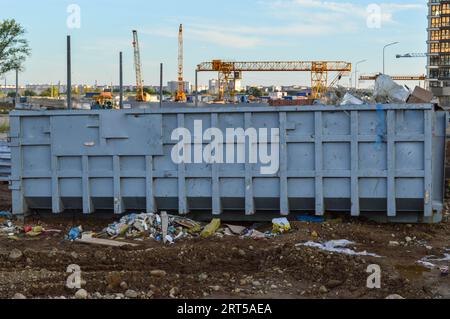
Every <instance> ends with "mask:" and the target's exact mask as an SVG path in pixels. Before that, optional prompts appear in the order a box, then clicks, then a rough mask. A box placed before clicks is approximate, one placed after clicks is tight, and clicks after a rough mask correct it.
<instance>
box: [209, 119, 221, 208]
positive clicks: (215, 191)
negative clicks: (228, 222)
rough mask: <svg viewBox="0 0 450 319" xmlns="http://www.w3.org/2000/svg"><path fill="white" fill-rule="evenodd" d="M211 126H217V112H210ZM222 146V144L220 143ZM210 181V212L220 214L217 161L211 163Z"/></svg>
mask: <svg viewBox="0 0 450 319" xmlns="http://www.w3.org/2000/svg"><path fill="white" fill-rule="evenodd" d="M211 127H219V115H218V114H217V113H212V114H211ZM220 147H223V145H220ZM211 183H212V208H213V209H212V213H213V215H220V214H222V204H221V201H220V177H219V165H218V164H217V163H212V164H211Z"/></svg>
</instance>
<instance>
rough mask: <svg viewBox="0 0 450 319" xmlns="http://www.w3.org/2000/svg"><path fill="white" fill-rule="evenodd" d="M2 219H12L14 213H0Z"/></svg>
mask: <svg viewBox="0 0 450 319" xmlns="http://www.w3.org/2000/svg"><path fill="white" fill-rule="evenodd" d="M0 217H6V218H11V217H12V213H11V212H5V211H2V212H0Z"/></svg>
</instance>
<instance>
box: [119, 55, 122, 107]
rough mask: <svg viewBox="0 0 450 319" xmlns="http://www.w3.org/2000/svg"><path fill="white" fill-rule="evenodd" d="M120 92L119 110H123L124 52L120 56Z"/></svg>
mask: <svg viewBox="0 0 450 319" xmlns="http://www.w3.org/2000/svg"><path fill="white" fill-rule="evenodd" d="M119 86H120V88H119V92H120V100H119V108H120V109H123V59H122V52H120V54H119Z"/></svg>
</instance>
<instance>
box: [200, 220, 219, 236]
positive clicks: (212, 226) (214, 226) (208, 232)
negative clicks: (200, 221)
mask: <svg viewBox="0 0 450 319" xmlns="http://www.w3.org/2000/svg"><path fill="white" fill-rule="evenodd" d="M219 227H220V219H213V220H212V221H211V223H209V224H208V225H206V227H205V228H204V229H203V231H202V232H201V234H200V236H201V237H202V238H208V237H211V236H212V235H214V234H215V232H216V231H217V230H218V229H219Z"/></svg>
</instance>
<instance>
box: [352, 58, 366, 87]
mask: <svg viewBox="0 0 450 319" xmlns="http://www.w3.org/2000/svg"><path fill="white" fill-rule="evenodd" d="M364 62H367V60H361V61H358V62H356V63H355V89H357V88H358V87H359V81H358V65H360V64H361V63H364Z"/></svg>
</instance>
